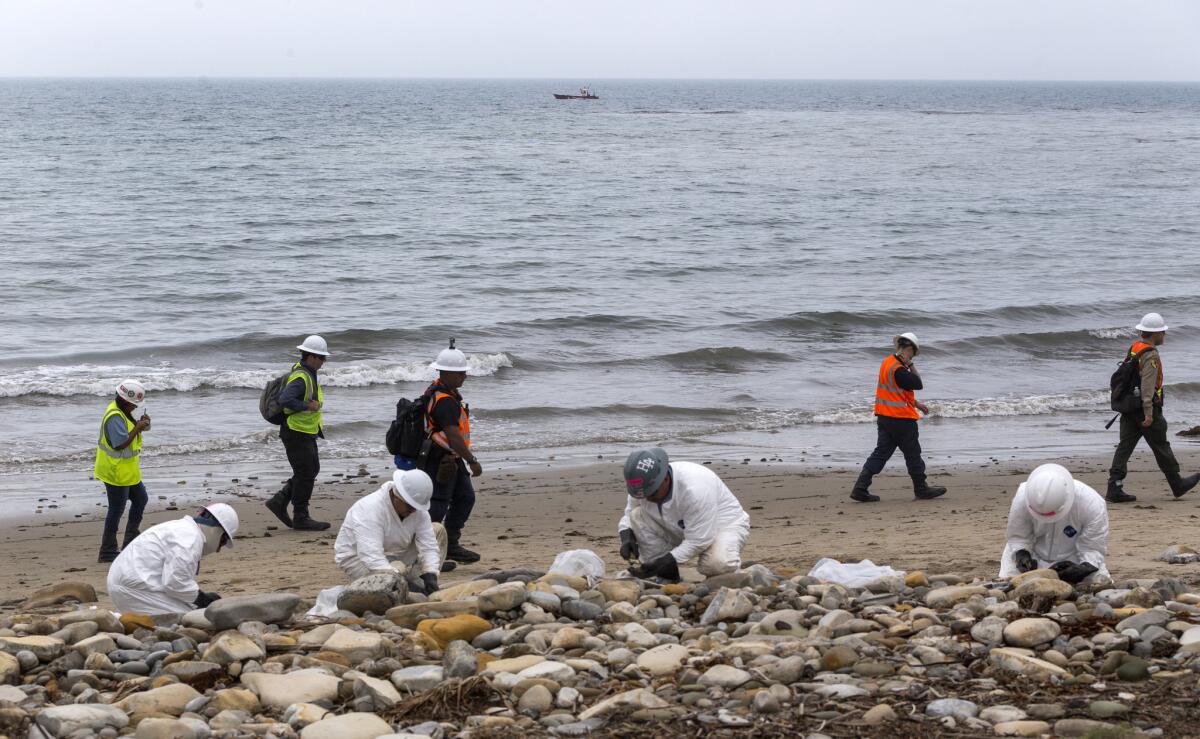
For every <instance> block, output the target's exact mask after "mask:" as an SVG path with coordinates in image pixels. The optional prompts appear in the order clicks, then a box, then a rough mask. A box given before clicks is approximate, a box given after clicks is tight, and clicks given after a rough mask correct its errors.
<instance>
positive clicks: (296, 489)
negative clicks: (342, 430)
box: [266, 335, 329, 531]
mask: <svg viewBox="0 0 1200 739" xmlns="http://www.w3.org/2000/svg"><path fill="white" fill-rule="evenodd" d="M296 348H297V349H299V350H300V361H299V362H297V363H296V364H295V365H294V366H293V367H292V374H291V375H289V376H288V379H287V384H286V385H284V387H283V390H282V391H281V392H280V394H279V404H280V405H281V406H283V413H284V415H285V416H286V418H285V419H284V422H283V423H282V424H281V425H280V426H279V439H280V441H282V442H283V448H284V451H286V452H287V459H288V464H290V465H291V466H292V477H291V479H289V480H288V481H287V482H285V483H284V484H283V487H282V488H281V489H280V490H279V492H278V493H275V495H274V496H272V497H271V499H270V500H268V501H267V503H266V505H267V508H268V509H270V511H271V513H274V514H275V517H276V518H278V519H279V520H280V521H282V522H283V523H284V525H285V526H288V527H290V528H293V529H299V530H302V531H324V530H325V529H327V528H329V524H328V523H327V522H325V521H318V520H316V519H315V518H313V517H312V516H310V515H309V513H308V503H309V499H310V498H312V493H313V485H314V484H315V483H316V480H317V473H319V472H320V471H321V459H320V457H319V456H318V454H317V437H320V438H322V439H323V438H325V432H324V429H323V428H322V426H321V409H322V408H324V406H325V391H324V390H323V389H322V388H321V383H320V382H319V381H318V380H317V372H318V371H319V370H320V369H321V367H323V366H325V361H326V360H327V359H328V358H329V345H328V344H326V343H325V339H323V338H321V337H320V336H315V335H314V336H309V337H308V338H307V339H305V340H304V343H303V344H300V345H299V346H297V347H296ZM288 503H291V504H292V510H293V515H291V516H289V515H288V509H287V507H288Z"/></svg>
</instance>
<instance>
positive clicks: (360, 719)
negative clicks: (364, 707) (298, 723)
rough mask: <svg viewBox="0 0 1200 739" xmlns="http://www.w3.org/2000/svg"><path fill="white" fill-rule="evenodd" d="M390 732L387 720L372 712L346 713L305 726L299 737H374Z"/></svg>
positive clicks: (344, 738)
mask: <svg viewBox="0 0 1200 739" xmlns="http://www.w3.org/2000/svg"><path fill="white" fill-rule="evenodd" d="M391 733H392V727H391V726H390V725H389V724H388V722H386V721H384V720H383V719H381V718H379V717H378V716H376V715H375V714H373V713H346V714H343V715H341V716H331V717H330V718H327V719H324V720H321V721H318V722H316V723H315V724H309V725H308V726H305V727H304V729H303V730H302V731H301V732H300V739H376V737H381V736H387V735H388V734H391Z"/></svg>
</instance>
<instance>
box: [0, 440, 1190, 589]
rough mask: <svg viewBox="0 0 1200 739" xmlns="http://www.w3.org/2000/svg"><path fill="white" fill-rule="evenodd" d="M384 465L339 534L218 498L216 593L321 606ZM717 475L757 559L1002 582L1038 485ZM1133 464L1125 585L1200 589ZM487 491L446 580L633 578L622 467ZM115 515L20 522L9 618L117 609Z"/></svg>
mask: <svg viewBox="0 0 1200 739" xmlns="http://www.w3.org/2000/svg"><path fill="white" fill-rule="evenodd" d="M697 461H705V460H697ZM1060 461H1062V462H1063V463H1064V464H1066V465H1067V466H1068V467H1069V468H1070V469H1071V470H1072V471H1073V472H1075V474H1076V475H1077V476H1078V477H1079V478H1080V479H1081V480H1083V481H1084V482H1086V483H1087V484H1089V485H1091V486H1093V487H1095V488H1099V489H1103V484H1104V480H1105V477H1106V466H1107V460H1101V459H1074V460H1060ZM1184 464H1185V467H1186V466H1187V460H1186V458H1185V459H1184ZM377 467H378V468H377V469H370V470H368V473H369V474H368V475H366V476H364V477H358V478H347V477H345V476H344V475H346V474H355V470H354V469H351V470H348V471H338V470H330V471H328V472H323V473H322V477H321V480H320V482H319V484H318V487H317V491H316V494H315V495H314V498H313V500H314V504H315V505H314V515H316V516H318V517H319V518H321V519H323V520H328V521H331V522H333V523H334V526H333V527H331V528H330V529H329V530H328V531H326V532H322V533H312V532H294V531H288V530H286V529H283V528H282V527H281V526H280V525H279V523H278V521H276V520H275V519H274V518H273V517H272V516H271V515H270V514H269V513H268V512H267V511H266V509H265V508H263V506H262V501H263V500H265V499H266V497H267V496H268V495H269V494H270V493H269V491H270V490H272V489H273V488H272V485H273V483H271V482H270V481H269V479H268V477H267V476H266V475H263V476H262V478H261V479H259V480H258V481H257V482H255V483H253V484H255V485H256V487H255V488H253V489H249V488H246V487H237V486H235V487H233V488H232V490H231V491H230V492H228V493H222V494H219V495H218V496H216V497H218V498H219V499H223V500H227V501H229V502H231V503H233V504H234V506H235V507H236V508H237V509H238V512H239V514H240V515H241V520H242V527H241V531H240V532H239V534H238V539H237V546H236V547H235V548H234V549H233V550H229V551H224V552H222V553H221V554H219V555H217V556H214V557H210V558H206V559H205V560H204V562H203V563H202V564H201V572H200V575H199V577H198V581H199V582H200V583H201V586H202V587H203V588H204V589H206V590H213V591H216V592H219V593H221V594H223V595H234V594H239V593H255V592H264V591H272V590H286V591H291V592H295V593H298V594H299V595H301V596H302V597H303V598H306V599H308V598H313V597H315V595H316V593H317V591H319V590H320V589H321V588H323V587H327V586H329V585H332V584H336V583H338V582H340V577H341V575H340V572H339V571H338V570H337V568H336V567H335V566H334V564H333V552H332V548H333V542H334V539H335V538H336V535H337V527H338V524H339V523H340V521H341V519H342V517H343V515H344V512H345V510H346V509H347V508H348V507H349V506H350V505H351V504H352V503H353V502H354V500H356V499H357V498H358V497H360V496H362V495H365V494H366V493H369V492H371V491H372V490H374V489H375V488H376V487H378V485H379V484H380V482H381V481H382V480H383V479H385V478H384V477H382V476H383V475H385V474H387V470H386V468H385V467H384V465H383V463H382V462H381V463H380V464H379V465H378V466H377ZM713 468H714V469H715V470H717V471H718V473H719V474H720V475H721V476H722V478H723V479H725V481H726V482H727V483H728V484H729V486H730V487H731V488H732V489H733V490H734V492H735V493H736V494H737V495H738V497H739V498H740V500H741V501H742V504H743V506H744V507H745V508H746V510H747V511H748V512H749V513H750V516H751V524H752V533H751V537H750V543H749V545H748V546H747V548H746V551H745V559H746V561H756V562H762V563H764V564H767V565H768V566H770V567H772V568H776V567H780V566H783V567H792V568H797V569H801V570H804V571H807V570H808V569H809V568H810V567H811V566H812V565H813V563H814V562H816V561H817V560H818V559H819V558H821V557H825V556H828V557H834V558H837V559H840V560H843V561H857V560H859V559H863V558H868V559H871V560H873V561H874V562H876V563H877V564H888V565H891V566H893V567H896V568H898V569H904V570H917V569H920V570H925V571H927V572H931V573H938V572H954V573H959V574H962V575H966V576H978V577H982V578H990V577H994V576H995V575H996V572H997V569H998V566H999V555H1000V551H1001V549H1002V548H1003V545H1004V525H1005V517H1006V515H1007V512H1008V507H1009V503H1010V501H1011V497H1010V496H1011V495H1012V494H1013V492H1014V491H1015V490H1016V487H1017V485H1018V484H1019V483H1020V482H1021V481H1022V480H1023V479H1024V475H1025V474H1027V469H1026V468H1025V467H1010V466H1006V465H1005V464H1003V463H992V464H986V465H972V466H958V467H949V468H932V469H931V475H932V477H931V479H933V480H936V481H937V482H938V483H939V484H944V485H946V486H947V487H948V488H949V489H950V492H949V493H948V494H947V495H946V497H944V498H942V499H938V500H934V501H917V500H914V499H913V498H912V495H911V491H910V489H909V487H908V478H907V477H906V476H904V474H903V467H902V465H900V466H897V465H895V464H893V465H892V466H891V467H889V469H888V470H887V471H885V473H884V474H883V475H881V476H880V477H879V478H877V479H876V484H875V485H874V486H873V488H872V489H873V491H874V492H877V493H878V494H879V495H881V496H882V497H883V501H882V502H880V503H877V504H871V505H862V504H854V503H852V502H850V501H849V500H848V499H847V491H848V490H849V488H850V485H851V483H852V481H853V476H854V473H852V472H849V471H845V470H836V469H825V468H819V467H796V466H791V465H782V464H771V463H764V462H760V461H758V460H753V461H752V462H750V463H746V464H731V463H725V462H718V463H714V464H713ZM1131 468H1132V469H1133V470H1134V472H1132V473H1131V474H1130V477H1129V480H1128V483H1127V485H1128V487H1129V489H1130V490H1132V491H1135V492H1137V493H1138V494H1139V500H1138V502H1137V503H1134V504H1131V505H1124V506H1113V507H1110V516H1111V531H1112V533H1111V536H1110V538H1109V568H1110V570H1111V571H1112V573H1113V576H1114V578H1115V579H1116V580H1118V581H1120V580H1122V579H1126V578H1135V577H1146V578H1157V577H1163V576H1173V577H1178V578H1181V579H1184V580H1185V581H1189V582H1197V581H1200V565H1166V564H1164V563H1162V562H1159V561H1157V560H1156V557H1157V556H1158V555H1159V554H1160V553H1161V552H1162V550H1163V549H1164V548H1166V547H1167V546H1169V545H1171V544H1188V545H1192V546H1194V545H1195V544H1196V543H1197V538H1198V537H1197V531H1198V530H1200V528H1198V524H1200V497H1197V494H1192V495H1188V496H1186V497H1184V498H1183V499H1181V500H1175V499H1173V498H1172V497H1171V495H1170V493H1169V492H1168V490H1167V488H1166V485H1165V483H1164V482H1163V480H1162V477H1161V476H1160V475H1159V474H1158V472H1157V470H1156V469H1155V468H1154V463H1153V460H1152V459H1151V458H1150V456H1149V455H1148V453H1139V455H1137V456H1136V457H1135V459H1134V462H1133V464H1132V466H1131ZM335 474H336V475H339V476H337V477H335V476H334V475H335ZM245 484H247V483H246V481H244V480H243V481H242V485H243V486H244V485H245ZM160 487H161V486H160ZM477 487H478V499H477V503H476V507H475V511H474V514H473V515H472V518H471V521H470V524H469V525H468V528H467V530H466V535H465V536H464V540H465V541H466V542H467V543H468V544H469V545H470V546H471V547H472V548H474V549H476V550H477V551H479V552H480V553H481V554H482V555H483V559H482V561H481V562H479V563H478V564H474V565H470V566H460V567H459V569H458V570H457V571H456V572H453V573H446V574H444V575H443V576H442V582H443V584H445V583H451V582H454V581H457V580H463V579H470V578H472V577H474V576H476V575H479V574H482V573H484V572H486V571H488V570H490V569H506V568H516V567H528V568H532V569H539V570H544V569H546V568H548V567H549V565H550V563H551V561H552V560H553V558H554V556H555V554H557V553H558V552H560V551H563V550H566V549H578V548H587V549H592V550H593V551H595V552H596V553H597V554H599V555H600V556H601V557H603V558H604V559H605V561H606V563H607V564H608V566H609V570H610V573H611V572H616V571H617V570H618V569H621V568H622V567H623V562H621V561H620V559H619V557H618V555H617V551H616V550H617V538H616V522H617V519H618V517H619V516H620V512H621V507H622V506H623V504H624V498H623V490H622V487H621V483H620V470H619V466H618V463H617V462H616V461H615V460H614V461H612V462H605V463H597V464H594V465H589V466H585V467H567V468H557V467H546V468H540V469H539V468H525V469H518V470H514V471H504V470H501V471H486V472H485V474H484V476H483V477H482V478H479V479H478V480H477ZM169 493H174V491H164V490H162V489H152V490H151V501H150V506H149V512H148V514H147V516H146V521H145V523H144V525H143V528H145V527H147V526H150V525H152V524H154V523H159V522H162V521H165V520H169V519H171V518H175V517H179V516H181V515H184V513H185V512H190V511H191V508H192V505H191V504H190V503H186V502H180V503H179V508H177V509H175V510H165V509H166V507H167V506H168V505H170V504H171V503H170V498H171V495H169ZM160 495H161V496H163V497H165V498H167V500H163V499H160V497H159V496H160ZM97 497H98V498H99V497H100V496H99V494H97ZM103 510H104V509H103V507H97V508H96V509H95V512H87V513H83V514H82V515H81V517H79V518H76V517H75V515H76V513H77V512H75V511H72V512H66V511H60V510H46V511H45V512H44V513H42V514H39V515H37V516H33V517H26V518H24V519H23V520H21V521H19V522H16V523H13V524H10V526H9V531H8V533H7V535H6V536H5V538H4V541H3V542H2V543H0V586H2V587H3V592H4V593H5V594H6V595H5V597H4V601H5V607H6V608H11V607H13V606H14V605H16V604H17V603H19V602H20V600H21V599H22V598H23V597H24V596H26V595H27V594H29V593H31V592H33V591H34V590H36V589H38V588H40V587H43V586H46V585H51V584H54V583H58V582H62V581H64V580H77V581H84V582H88V583H91V584H92V585H94V586H95V587H96V589H97V591H98V592H100V594H101V596H100V597H101V602H103V603H107V598H106V595H105V594H104V585H105V576H106V574H107V566H105V565H100V564H97V563H96V551H97V548H98V544H99V536H100V529H101V524H102V522H101V517H102V515H103Z"/></svg>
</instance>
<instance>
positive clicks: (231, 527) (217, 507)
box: [204, 503, 238, 549]
mask: <svg viewBox="0 0 1200 739" xmlns="http://www.w3.org/2000/svg"><path fill="white" fill-rule="evenodd" d="M204 510H206V511H208V512H209V513H211V514H212V516H213V518H215V519H217V523H219V524H221V528H222V529H224V530H225V534H226V535H227V536H229V543H228V544H226V545H225V546H227V547H229V548H231V549H232V548H233V537H234V535H235V534H237V530H238V515H237V511H235V510H233V506H231V505H229V504H228V503H209V504H208V505H206V506H204Z"/></svg>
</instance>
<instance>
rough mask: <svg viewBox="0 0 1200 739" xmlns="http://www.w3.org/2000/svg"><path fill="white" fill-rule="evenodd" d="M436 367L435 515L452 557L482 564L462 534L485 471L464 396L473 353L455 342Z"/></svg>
mask: <svg viewBox="0 0 1200 739" xmlns="http://www.w3.org/2000/svg"><path fill="white" fill-rule="evenodd" d="M431 366H432V367H433V369H435V370H437V372H438V377H437V379H436V380H434V381H433V384H432V385H430V386H429V388H428V389H427V390H426V391H425V396H426V397H428V398H429V405H428V407H427V410H426V412H425V431H426V433H427V434H429V438H430V439H431V440H432V441H433V444H431V445H430V450H429V456H428V458H427V459H426V462H425V465H424V468H425V471H426V472H428V473H429V476H430V477H432V478H433V502H432V504H431V505H430V507H429V517H430V518H431V519H433V520H434V521H435V522H437V523H440V524H443V525H445V527H446V536H447V540H448V542H449V543H448V546H447V549H446V558H447V559H448V560H452V561H454V562H462V563H463V564H470V563H472V562H478V561H479V554H477V553H476V552H473V551H471V550H470V549H467V548H466V547H464V546H463V545H462V531H463V527H464V526H466V525H467V519H468V518H469V517H470V516H471V509H472V508H474V507H475V488H474V486H473V485H472V484H471V478H472V477H479V476H480V475H482V474H483V467H482V466H480V464H479V460H478V459H477V458H476V457H475V454H474V453H473V452H472V451H471V413H470V409H469V408H468V407H467V404H466V403H464V402H463V399H462V394H461V393H460V392H459V388H461V387H462V386H463V383H465V382H466V381H467V370H468V369H470V365H469V364H468V363H467V355H466V354H463V353H462V351H460V350H458V349H455V348H454V340H453V339H451V340H450V346H449V348H447V349H443V350H442V351H441V352H440V353H439V354H438V356H437V360H436V361H434V363H433V364H432V365H431ZM449 569H450V567H449V566H446V567H444V570H449Z"/></svg>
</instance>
